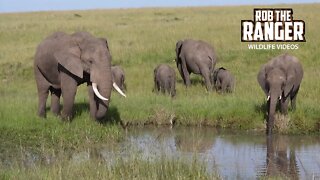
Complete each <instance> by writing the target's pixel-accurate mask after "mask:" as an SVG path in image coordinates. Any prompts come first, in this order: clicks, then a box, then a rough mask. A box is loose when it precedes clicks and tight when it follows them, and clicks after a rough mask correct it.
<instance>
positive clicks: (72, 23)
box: [0, 4, 320, 154]
mask: <svg viewBox="0 0 320 180" xmlns="http://www.w3.org/2000/svg"><path fill="white" fill-rule="evenodd" d="M268 7H270V6H268ZM276 7H292V8H293V10H294V18H295V19H301V20H304V21H305V22H306V38H307V42H306V43H297V44H299V49H298V50H248V48H247V43H241V42H240V21H241V20H244V19H252V18H253V13H252V12H253V8H254V7H253V6H238V7H197V8H154V9H152V8H148V9H117V10H91V11H63V12H32V13H13V14H11V13H8V14H0V32H1V35H0V49H1V51H0V100H1V101H0V142H1V147H12V148H13V147H20V146H23V147H24V146H28V147H32V148H36V149H37V148H38V149H51V148H58V149H65V148H79V147H82V146H83V147H84V148H85V147H86V146H90V145H91V144H94V143H102V142H108V143H116V142H117V141H118V140H120V139H121V138H122V135H123V133H122V128H121V126H119V124H120V122H121V124H125V125H126V124H133V125H144V124H150V123H154V124H168V123H169V119H171V118H174V119H175V122H176V124H177V125H212V126H216V127H222V128H234V129H243V130H253V129H254V130H261V131H264V129H265V122H264V121H265V120H264V114H265V110H264V105H263V104H264V102H265V97H264V94H263V92H262V90H261V89H260V87H259V85H258V83H257V80H256V75H257V72H258V71H259V69H260V66H261V65H262V64H263V63H265V62H267V61H268V60H269V59H270V58H272V57H274V56H277V55H279V54H281V53H285V52H288V53H290V54H293V55H295V56H297V57H298V58H299V59H300V61H301V63H302V64H303V68H304V78H303V81H302V85H301V89H300V92H299V94H298V99H297V110H296V111H295V112H289V117H290V122H289V130H288V133H314V132H319V126H320V123H319V121H320V106H319V102H320V96H319V90H320V83H319V76H320V70H319V67H320V59H319V58H320V50H319V47H320V33H319V28H320V24H319V22H320V11H319V8H320V4H308V5H290V6H289V5H279V6H276ZM55 31H65V32H68V33H73V32H75V31H88V32H91V33H92V34H94V35H96V36H99V37H106V38H107V39H108V42H109V46H110V49H111V54H112V57H113V60H112V63H113V64H117V65H121V66H122V67H123V68H124V70H125V72H126V78H127V79H126V83H127V88H128V91H127V98H125V99H124V98H122V97H120V96H119V95H118V94H116V93H113V95H112V99H111V107H110V110H109V117H108V122H107V123H103V124H99V123H97V122H94V121H92V120H91V119H90V118H89V113H88V106H87V100H88V97H87V91H86V87H85V86H84V85H83V86H80V87H79V88H78V92H77V96H76V105H75V111H76V116H75V118H74V120H73V121H72V122H71V123H63V122H61V120H60V119H59V118H57V117H54V116H53V115H52V114H51V113H50V112H49V113H48V118H47V119H45V120H43V119H40V118H38V117H37V116H36V109H37V92H36V86H35V81H34V76H33V56H34V53H35V49H36V47H37V45H38V44H39V42H41V40H42V39H44V38H45V37H46V36H48V35H50V34H51V33H53V32H55ZM185 38H193V39H202V40H205V41H207V42H209V43H211V44H212V45H213V46H214V48H215V49H216V52H217V56H218V63H217V66H216V67H221V66H223V67H225V68H227V69H229V70H230V71H231V72H232V73H233V74H234V75H235V77H236V90H235V92H234V93H233V94H230V95H220V94H217V93H216V92H212V93H207V92H206V90H205V87H204V86H203V85H202V79H201V78H200V77H199V76H196V75H192V76H191V77H192V86H191V87H190V88H188V89H186V88H185V87H184V85H183V84H182V79H181V77H180V76H179V73H178V71H176V73H177V77H178V78H177V80H178V82H177V97H176V98H175V99H171V98H170V97H167V96H163V95H156V94H154V93H152V88H153V69H154V67H156V65H158V64H159V63H167V64H169V65H171V66H172V67H175V63H174V62H173V61H172V60H173V58H174V57H175V51H174V50H175V43H176V41H177V40H180V39H185ZM175 69H176V68H175ZM48 104H49V102H48ZM11 150H13V151H14V150H16V149H14V148H13V149H11V148H9V149H8V148H0V151H1V153H2V154H6V153H8V152H9V151H11ZM16 151H18V150H16Z"/></svg>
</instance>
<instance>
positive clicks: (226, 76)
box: [211, 67, 235, 93]
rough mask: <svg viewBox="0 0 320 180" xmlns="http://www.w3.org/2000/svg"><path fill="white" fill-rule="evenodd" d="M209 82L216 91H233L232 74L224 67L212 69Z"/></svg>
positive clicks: (233, 80)
mask: <svg viewBox="0 0 320 180" xmlns="http://www.w3.org/2000/svg"><path fill="white" fill-rule="evenodd" d="M211 83H212V84H213V85H214V87H215V89H216V91H218V92H228V93H231V92H233V91H234V86H235V79H234V76H233V75H232V74H231V73H230V71H228V70H227V69H225V68H224V67H220V68H218V69H215V70H214V71H213V74H212V77H211Z"/></svg>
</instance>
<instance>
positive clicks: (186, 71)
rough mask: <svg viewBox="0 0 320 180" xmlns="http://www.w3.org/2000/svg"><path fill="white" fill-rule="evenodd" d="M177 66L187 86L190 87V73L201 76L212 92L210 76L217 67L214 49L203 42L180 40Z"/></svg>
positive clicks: (177, 49)
mask: <svg viewBox="0 0 320 180" xmlns="http://www.w3.org/2000/svg"><path fill="white" fill-rule="evenodd" d="M175 60H176V64H177V68H178V70H179V73H180V75H181V77H182V79H183V81H184V84H185V85H186V86H190V84H191V81H190V73H194V74H200V75H201V76H202V77H203V78H204V81H205V84H206V88H207V90H208V91H211V89H212V85H211V81H210V75H211V74H212V71H213V69H214V67H215V65H216V57H215V53H214V49H213V47H212V46H211V45H210V44H208V43H207V42H204V41H201V40H192V39H186V40H180V41H178V42H177V43H176V59H175Z"/></svg>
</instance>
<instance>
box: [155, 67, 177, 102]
mask: <svg viewBox="0 0 320 180" xmlns="http://www.w3.org/2000/svg"><path fill="white" fill-rule="evenodd" d="M154 91H156V92H162V93H168V94H170V95H171V97H174V96H175V95H176V73H175V71H174V69H173V68H172V67H170V66H169V65H166V64H160V65H158V66H157V67H156V68H155V69H154Z"/></svg>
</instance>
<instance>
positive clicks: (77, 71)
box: [54, 51, 83, 78]
mask: <svg viewBox="0 0 320 180" xmlns="http://www.w3.org/2000/svg"><path fill="white" fill-rule="evenodd" d="M54 57H55V58H56V59H57V60H58V62H59V64H60V65H62V66H63V67H64V68H65V69H66V70H68V71H69V72H71V73H72V74H74V75H76V76H77V77H79V78H83V67H82V63H81V60H80V57H78V56H76V55H75V54H73V53H71V52H67V51H60V52H57V53H55V54H54Z"/></svg>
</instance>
